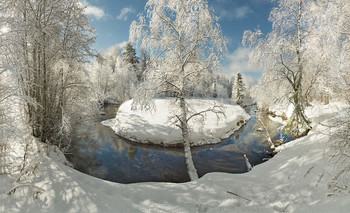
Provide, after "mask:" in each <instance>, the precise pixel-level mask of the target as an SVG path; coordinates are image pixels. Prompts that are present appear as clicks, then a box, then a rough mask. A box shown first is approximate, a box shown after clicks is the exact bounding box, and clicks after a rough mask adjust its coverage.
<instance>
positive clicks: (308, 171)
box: [304, 166, 314, 177]
mask: <svg viewBox="0 0 350 213" xmlns="http://www.w3.org/2000/svg"><path fill="white" fill-rule="evenodd" d="M313 168H314V166H311V167H310V168H309V169H308V170H307V172H306V173H305V175H304V177H306V175H308V174H309V173H310V171H311V170H312V169H313Z"/></svg>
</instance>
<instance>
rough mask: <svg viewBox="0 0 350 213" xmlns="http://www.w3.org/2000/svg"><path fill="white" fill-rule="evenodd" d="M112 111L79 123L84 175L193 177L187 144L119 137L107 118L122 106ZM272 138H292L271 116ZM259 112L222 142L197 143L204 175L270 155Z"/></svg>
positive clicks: (77, 154)
mask: <svg viewBox="0 0 350 213" xmlns="http://www.w3.org/2000/svg"><path fill="white" fill-rule="evenodd" d="M104 111H105V112H106V115H101V116H96V118H95V119H94V120H92V121H89V122H86V123H84V124H81V125H80V126H78V127H76V130H75V132H76V136H75V138H74V147H72V150H71V151H72V152H73V154H72V155H71V156H68V158H69V160H70V161H71V162H72V163H73V164H74V166H75V168H76V169H77V170H79V171H81V172H83V173H86V174H89V175H92V176H95V177H98V178H102V179H105V180H109V181H113V182H118V183H136V182H159V181H161V182H186V181H189V178H188V175H187V171H186V163H185V158H184V151H183V148H170V147H161V146H157V145H142V144H137V143H132V142H130V141H127V140H125V139H123V138H120V137H118V136H117V135H116V134H115V133H114V131H113V130H112V129H110V128H109V127H105V126H103V125H102V124H101V121H103V120H106V119H111V118H114V117H115V114H116V111H117V107H113V106H109V107H106V108H105V109H104ZM264 122H265V124H266V125H267V126H268V128H269V129H272V130H274V131H270V134H271V137H273V138H274V139H279V138H281V137H284V140H285V141H289V140H290V137H288V136H286V135H284V134H283V133H282V132H280V131H279V130H278V127H279V125H278V124H276V123H274V122H272V121H270V120H269V119H266V120H265V121H264ZM256 125H257V124H256V119H255V115H252V118H251V119H250V121H249V122H248V123H247V124H246V125H244V126H243V127H242V128H241V129H240V130H238V131H237V132H235V134H234V135H232V136H231V137H230V138H228V139H226V140H224V141H223V142H221V143H220V144H215V145H206V146H201V147H193V148H192V155H193V160H194V164H195V166H196V168H197V172H198V175H199V176H200V177H201V176H203V175H205V174H206V173H209V172H227V173H243V172H246V171H247V168H246V165H245V161H244V157H243V154H246V155H247V157H248V158H249V161H250V163H251V164H252V165H257V164H259V163H262V162H263V159H264V158H269V156H268V155H267V154H266V152H268V151H271V150H270V148H269V145H268V144H267V141H266V139H265V134H264V133H262V132H258V131H256V128H257V126H256Z"/></svg>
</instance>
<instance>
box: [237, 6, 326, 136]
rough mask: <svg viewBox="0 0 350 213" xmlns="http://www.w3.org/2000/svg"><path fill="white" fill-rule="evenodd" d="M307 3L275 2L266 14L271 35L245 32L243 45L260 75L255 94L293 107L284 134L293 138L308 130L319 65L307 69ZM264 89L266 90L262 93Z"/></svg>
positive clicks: (308, 48) (308, 26)
mask: <svg viewBox="0 0 350 213" xmlns="http://www.w3.org/2000/svg"><path fill="white" fill-rule="evenodd" d="M310 2H312V1H311V0H279V1H278V7H276V8H274V9H273V10H272V12H271V13H270V17H269V20H270V21H271V22H272V28H273V29H272V32H271V33H269V34H267V35H264V34H263V33H262V32H261V31H260V30H257V31H256V32H252V31H245V32H244V35H243V44H244V45H245V46H249V47H251V48H252V50H253V51H252V54H251V56H250V61H251V62H252V63H253V64H255V65H256V66H260V67H261V68H262V70H263V71H264V73H263V76H262V78H261V79H260V81H259V85H260V87H259V88H258V89H257V90H256V91H258V94H257V95H256V96H260V97H262V98H264V99H267V100H269V101H271V102H274V101H277V100H283V99H288V100H289V101H290V102H291V103H292V104H293V105H294V111H293V114H292V116H291V118H290V119H289V123H288V125H287V130H289V131H290V132H292V133H293V134H295V135H299V134H300V133H301V131H303V130H305V129H310V128H311V126H310V123H311V122H310V120H309V119H308V118H307V117H306V115H305V107H306V106H307V105H308V104H309V103H308V95H309V93H310V89H311V87H312V85H313V83H314V81H315V78H316V76H317V73H318V72H319V71H320V70H321V69H320V68H321V64H316V65H313V66H310V65H311V62H313V60H312V56H311V54H310V46H309V43H308V42H306V41H307V39H308V36H310V35H311V34H310V32H309V29H310V25H311V23H310V17H311V16H310V14H309V12H310V11H309V10H308V8H309V6H310ZM263 88H267V90H265V89H263Z"/></svg>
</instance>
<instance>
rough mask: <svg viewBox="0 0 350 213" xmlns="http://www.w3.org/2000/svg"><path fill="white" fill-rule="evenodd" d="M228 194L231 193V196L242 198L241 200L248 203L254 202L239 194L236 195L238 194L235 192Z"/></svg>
mask: <svg viewBox="0 0 350 213" xmlns="http://www.w3.org/2000/svg"><path fill="white" fill-rule="evenodd" d="M227 193H229V194H231V195H235V196H237V197H240V198H242V199H244V200H246V201H249V202H251V201H252V200H249V199H248V198H245V197H242V196H240V195H239V194H236V193H234V192H230V191H227Z"/></svg>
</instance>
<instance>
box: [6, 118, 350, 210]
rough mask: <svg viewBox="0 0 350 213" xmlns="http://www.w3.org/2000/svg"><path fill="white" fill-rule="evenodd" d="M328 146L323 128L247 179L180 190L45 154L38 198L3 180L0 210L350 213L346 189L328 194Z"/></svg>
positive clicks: (206, 180) (202, 182)
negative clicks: (117, 178)
mask: <svg viewBox="0 0 350 213" xmlns="http://www.w3.org/2000/svg"><path fill="white" fill-rule="evenodd" d="M320 116H323V115H320ZM330 116H331V115H328V116H326V117H328V118H330ZM318 117H319V116H318ZM314 118H315V119H316V118H317V117H314ZM320 132H322V133H326V134H320ZM329 142H330V136H329V135H328V134H327V128H326V127H325V126H322V125H320V126H317V127H315V128H313V130H312V131H311V132H310V133H309V135H308V136H306V137H304V138H300V139H298V140H295V141H294V142H291V143H289V144H288V145H287V144H286V146H285V147H284V150H283V151H282V152H280V153H279V154H277V155H276V156H275V157H274V158H272V159H271V160H269V161H267V162H266V163H263V164H259V165H258V166H256V167H254V168H253V170H252V171H251V172H249V173H245V174H225V173H211V174H207V175H205V176H204V177H202V178H201V179H199V180H197V181H194V182H189V183H182V184H174V183H139V184H128V185H125V184H118V183H111V182H108V181H104V180H100V179H97V178H94V177H91V176H88V175H85V174H82V173H80V172H78V171H76V170H73V169H72V168H69V167H67V166H64V165H63V164H60V163H57V162H56V161H54V160H52V159H50V158H47V157H45V156H43V157H42V161H41V162H42V165H41V166H40V174H37V177H35V178H33V179H32V180H31V181H32V184H35V185H36V186H37V187H40V188H42V189H43V192H42V193H40V194H39V195H38V198H37V199H34V198H33V196H32V195H31V194H30V193H23V192H22V191H21V190H19V191H18V192H16V193H15V194H14V195H11V196H8V195H5V194H4V192H7V191H8V190H9V189H11V188H12V187H13V186H14V185H15V183H14V179H12V177H11V176H5V175H3V176H0V178H1V181H2V182H1V183H2V184H1V185H0V203H1V205H0V209H1V212H36V213H40V212H90V213H93V212H105V213H108V212H184V213H186V212H269V213H271V212H318V213H320V212H327V213H328V212H338V213H342V212H344V213H347V212H349V209H350V193H349V190H348V189H347V190H345V191H344V192H339V191H332V190H331V189H330V188H329V186H330V183H332V182H334V181H336V180H334V179H333V177H334V167H333V166H332V165H329V163H328V156H327V153H328V150H329ZM242 160H244V158H243V156H242ZM16 184H17V183H16Z"/></svg>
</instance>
